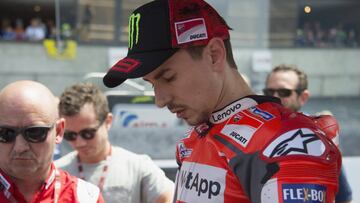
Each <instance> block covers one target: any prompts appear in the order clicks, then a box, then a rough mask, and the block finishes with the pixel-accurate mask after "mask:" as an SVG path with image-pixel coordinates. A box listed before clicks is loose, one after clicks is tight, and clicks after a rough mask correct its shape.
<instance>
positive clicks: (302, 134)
mask: <svg viewBox="0 0 360 203" xmlns="http://www.w3.org/2000/svg"><path fill="white" fill-rule="evenodd" d="M324 151H325V145H324V143H323V142H322V141H321V140H320V139H319V137H318V136H317V135H316V134H315V133H314V132H313V131H312V130H310V129H308V128H301V129H295V130H292V131H289V132H286V133H284V134H282V135H280V136H279V137H278V138H276V139H275V140H274V141H273V142H272V143H271V144H270V145H269V146H268V147H267V148H266V149H265V150H264V152H263V154H264V155H265V156H266V157H269V158H275V157H280V156H287V155H310V156H321V155H322V154H323V153H324Z"/></svg>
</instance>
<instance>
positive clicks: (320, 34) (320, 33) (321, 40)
mask: <svg viewBox="0 0 360 203" xmlns="http://www.w3.org/2000/svg"><path fill="white" fill-rule="evenodd" d="M314 30H315V46H316V47H325V32H324V30H323V29H322V27H321V24H320V22H318V21H317V22H315V24H314Z"/></svg>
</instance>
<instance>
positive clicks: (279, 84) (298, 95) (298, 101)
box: [263, 64, 352, 203]
mask: <svg viewBox="0 0 360 203" xmlns="http://www.w3.org/2000/svg"><path fill="white" fill-rule="evenodd" d="M265 86H266V87H265V89H264V90H263V92H264V95H266V96H275V97H278V98H280V100H281V102H282V104H283V105H284V106H285V107H287V108H289V109H291V110H292V111H294V112H298V111H300V109H301V107H303V106H304V105H305V104H306V102H307V101H308V100H309V96H310V92H309V90H308V79H307V75H306V74H305V73H304V72H303V71H301V70H300V69H298V68H297V67H296V66H294V65H285V64H282V65H278V66H276V67H275V68H274V69H273V70H272V71H271V72H270V73H269V74H268V76H267V79H266V84H265ZM325 114H327V115H329V112H327V113H325V111H323V112H322V113H321V115H325ZM317 116H320V114H318V113H317ZM337 133H338V132H335V133H334V134H337ZM337 139H338V137H337ZM333 141H336V139H333ZM335 144H338V143H335ZM351 200H352V191H351V188H350V185H349V183H348V181H347V178H346V175H345V171H344V168H343V167H342V168H341V172H340V176H339V191H338V193H337V195H336V203H350V202H351Z"/></svg>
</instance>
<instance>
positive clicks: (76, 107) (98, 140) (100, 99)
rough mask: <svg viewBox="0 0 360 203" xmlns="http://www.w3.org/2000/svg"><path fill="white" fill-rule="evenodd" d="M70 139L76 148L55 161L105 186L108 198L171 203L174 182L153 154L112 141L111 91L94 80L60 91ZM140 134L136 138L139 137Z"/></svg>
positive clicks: (109, 201) (61, 107)
mask: <svg viewBox="0 0 360 203" xmlns="http://www.w3.org/2000/svg"><path fill="white" fill-rule="evenodd" d="M59 113H60V116H61V117H63V118H65V120H66V126H65V128H66V129H65V133H64V138H65V140H67V141H68V142H69V144H70V145H71V146H72V147H73V148H74V149H75V151H73V152H71V153H69V154H67V155H65V156H64V157H62V158H60V159H59V160H57V161H56V162H55V164H56V165H57V166H58V167H60V168H62V169H64V170H66V171H68V172H69V173H70V174H72V175H74V176H77V177H79V178H82V179H84V180H87V181H90V182H92V183H94V184H96V185H98V186H99V187H100V189H101V190H102V194H103V195H104V199H105V201H106V202H107V203H112V202H113V203H116V202H131V203H145V202H154V203H170V202H172V196H173V190H174V184H173V182H172V181H171V180H169V179H168V178H167V177H166V176H165V174H164V172H163V171H162V170H161V169H160V168H159V167H158V166H157V165H155V163H154V162H153V161H152V160H151V159H150V157H149V156H147V155H138V154H135V153H132V152H130V151H127V150H125V149H123V148H120V147H117V146H112V145H111V144H110V142H109V135H108V131H109V129H110V127H111V124H112V118H113V117H112V114H111V113H110V112H109V107H108V102H107V98H106V96H105V95H104V94H103V93H102V92H101V90H100V89H99V88H98V87H96V86H95V85H93V84H90V83H79V84H75V85H73V86H70V87H68V88H66V89H65V91H64V92H63V93H62V94H61V96H60V102H59ZM134 139H136V138H134Z"/></svg>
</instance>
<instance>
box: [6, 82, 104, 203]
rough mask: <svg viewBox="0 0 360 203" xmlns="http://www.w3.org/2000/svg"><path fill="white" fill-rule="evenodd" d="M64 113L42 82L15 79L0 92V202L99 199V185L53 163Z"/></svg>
mask: <svg viewBox="0 0 360 203" xmlns="http://www.w3.org/2000/svg"><path fill="white" fill-rule="evenodd" d="M64 127H65V121H64V119H60V118H58V114H57V107H56V100H55V97H54V95H53V94H52V93H51V91H50V90H49V89H48V88H46V87H45V86H44V85H42V84H40V83H37V82H33V81H17V82H14V83H11V84H9V85H7V86H6V87H5V88H4V89H2V90H1V92H0V202H12V203H13V202H18V203H24V202H30V203H32V202H55V203H65V202H86V203H88V202H94V203H95V202H103V199H102V196H101V194H100V193H99V188H98V187H97V186H95V185H92V184H90V183H87V182H85V181H83V180H80V179H78V178H76V177H72V176H70V175H69V174H68V173H66V172H63V171H61V170H58V169H57V168H55V166H54V164H53V163H52V155H53V151H54V147H55V144H56V143H60V142H61V140H62V138H63V133H64Z"/></svg>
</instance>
